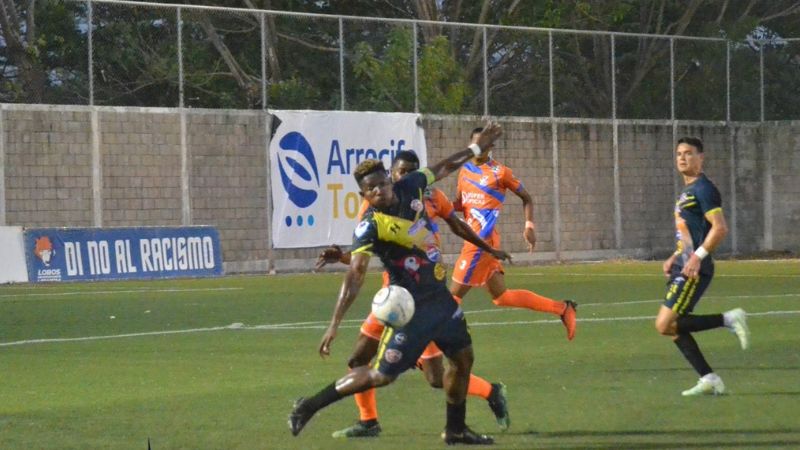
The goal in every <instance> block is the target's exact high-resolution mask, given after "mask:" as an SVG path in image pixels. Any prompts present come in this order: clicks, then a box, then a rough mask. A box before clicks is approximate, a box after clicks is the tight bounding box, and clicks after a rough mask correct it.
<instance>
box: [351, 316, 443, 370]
mask: <svg viewBox="0 0 800 450" xmlns="http://www.w3.org/2000/svg"><path fill="white" fill-rule="evenodd" d="M384 328H385V325H384V324H382V323H381V322H380V321H379V320H378V319H376V318H375V316H374V315H373V314H372V313H369V316H367V319H366V320H364V323H362V324H361V334H363V335H364V336H367V337H368V338H370V339H375V340H376V341H379V340H380V339H381V334H383V329H384ZM443 354H444V353H442V351H441V350H440V349H439V347H437V346H436V344H434V343H433V342H430V343H429V344H428V346H427V347H425V351H424V352H422V355H420V357H419V358H420V359H432V358H437V357H439V356H442V355H443Z"/></svg>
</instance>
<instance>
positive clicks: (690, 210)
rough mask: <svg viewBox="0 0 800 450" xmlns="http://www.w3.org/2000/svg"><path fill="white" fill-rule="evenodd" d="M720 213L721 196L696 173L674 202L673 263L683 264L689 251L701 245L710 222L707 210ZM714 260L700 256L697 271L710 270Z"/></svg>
mask: <svg viewBox="0 0 800 450" xmlns="http://www.w3.org/2000/svg"><path fill="white" fill-rule="evenodd" d="M717 213H719V214H721V213H722V197H721V196H720V194H719V190H717V187H716V186H714V183H712V182H711V180H709V179H708V177H706V175H705V174H700V176H699V177H697V179H696V180H695V181H693V182H692V183H690V184H688V185H686V186H685V187H684V188H683V191H681V195H680V196H679V197H678V201H676V202H675V230H676V234H675V237H676V239H677V248H676V249H675V253H676V254H677V255H679V256H678V258H676V259H675V264H676V265H677V266H679V267H683V266H684V265H685V264H686V261H688V260H689V257H690V256H692V253H694V251H695V250H696V249H697V248H698V247H700V246H701V245H703V241H704V240H705V239H706V236H707V235H708V232H709V230H711V222H709V221H708V220H707V219H706V215H707V214H717ZM713 270H714V261H713V259H712V258H711V257H710V256H708V257H706V258H705V259H703V261H702V263H701V265H700V271H701V272H703V273H710V272H712V273H713Z"/></svg>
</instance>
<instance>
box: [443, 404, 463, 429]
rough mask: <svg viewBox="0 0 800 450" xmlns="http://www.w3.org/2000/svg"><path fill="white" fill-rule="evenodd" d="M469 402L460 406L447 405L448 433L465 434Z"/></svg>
mask: <svg viewBox="0 0 800 450" xmlns="http://www.w3.org/2000/svg"><path fill="white" fill-rule="evenodd" d="M466 420H467V402H466V401H463V402H461V404H459V405H453V404H450V403H448V404H447V426H446V427H445V430H446V431H449V432H451V433H463V432H464V429H465V428H467V422H466Z"/></svg>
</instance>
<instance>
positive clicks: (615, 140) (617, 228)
mask: <svg viewBox="0 0 800 450" xmlns="http://www.w3.org/2000/svg"><path fill="white" fill-rule="evenodd" d="M615 48H616V40H615V36H614V35H613V34H612V35H611V124H612V125H611V128H612V131H611V132H612V138H611V140H612V144H611V145H612V148H613V153H614V245H615V248H616V249H617V250H620V249H622V206H621V205H620V180H619V123H618V122H617V74H616V72H617V69H616V64H617V58H616V55H615V53H616V50H615Z"/></svg>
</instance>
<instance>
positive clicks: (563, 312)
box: [486, 262, 578, 340]
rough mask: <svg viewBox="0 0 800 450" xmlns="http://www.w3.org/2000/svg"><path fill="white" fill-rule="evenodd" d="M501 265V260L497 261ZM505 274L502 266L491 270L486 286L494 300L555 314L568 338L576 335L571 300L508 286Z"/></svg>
mask: <svg viewBox="0 0 800 450" xmlns="http://www.w3.org/2000/svg"><path fill="white" fill-rule="evenodd" d="M497 264H498V265H499V262H498V263H497ZM505 278H506V277H505V274H504V273H503V272H502V267H500V269H499V270H495V271H493V272H491V274H490V275H489V279H488V281H487V283H486V288H487V289H488V291H489V294H490V295H491V296H492V302H493V303H494V304H495V305H497V306H505V307H509V306H511V307H517V308H526V309H530V310H533V311H540V312H546V313H550V314H555V315H557V316H559V317H560V318H561V322H562V323H563V324H564V326H565V327H566V329H567V339H569V340H572V339H573V338H574V337H575V329H576V327H577V317H576V311H575V309H576V307H577V306H578V305H577V304H576V303H575V302H573V301H571V300H565V301H558V300H553V299H551V298H547V297H545V296H543V295H539V294H536V293H534V292H531V291H528V290H524V289H508V288H506V281H505Z"/></svg>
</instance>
